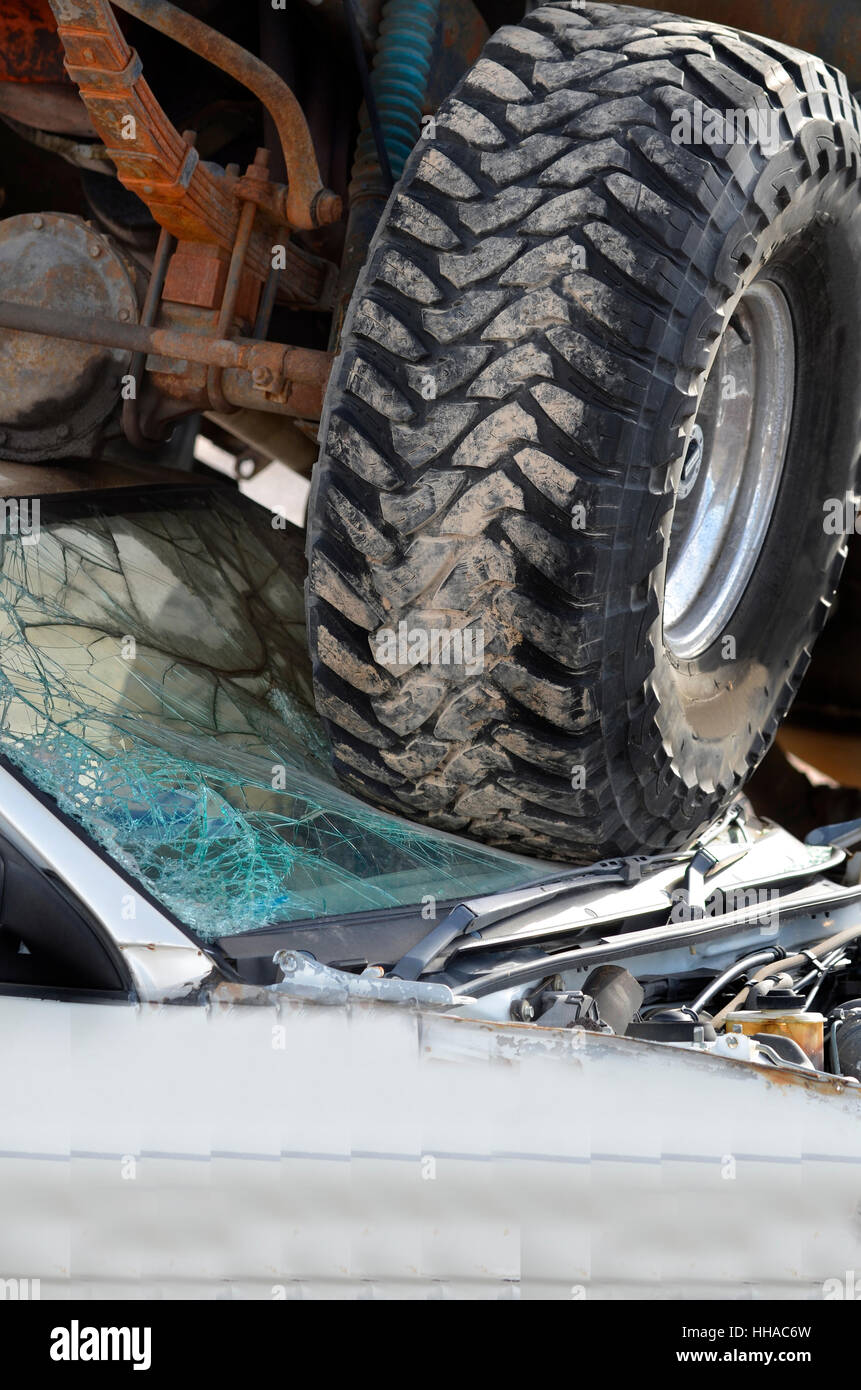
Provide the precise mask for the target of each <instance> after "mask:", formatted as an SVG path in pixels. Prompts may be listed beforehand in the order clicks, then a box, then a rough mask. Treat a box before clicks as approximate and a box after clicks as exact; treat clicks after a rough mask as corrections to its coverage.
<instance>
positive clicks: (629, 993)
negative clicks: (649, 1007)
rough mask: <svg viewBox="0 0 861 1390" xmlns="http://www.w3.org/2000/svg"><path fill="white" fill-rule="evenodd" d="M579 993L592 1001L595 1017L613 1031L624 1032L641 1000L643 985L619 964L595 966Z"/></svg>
mask: <svg viewBox="0 0 861 1390" xmlns="http://www.w3.org/2000/svg"><path fill="white" fill-rule="evenodd" d="M583 993H584V994H590V995H591V996H592V998H593V999H594V1001H595V1007H596V1009H597V1010H598V1016H599V1018H600V1019H601V1022H602V1023H607V1024H609V1026H610V1027H611V1028H612V1029H613V1032H614V1033H624V1032H625V1030H626V1029H627V1028H628V1026H629V1024H630V1023H631V1021H632V1019H633V1017H634V1015H635V1013H636V1012H637V1010H638V1009H639V1007H640V1005H641V1004H642V1002H643V997H644V992H643V986H642V985H641V984H640V983H639V981H638V980H635V979H634V977H633V975H632V974H631V972H630V971H629V970H625V968H624V967H623V966H621V965H599V966H596V968H595V969H594V970H592V971H591V972H590V974H589V975H588V976H587V978H586V981H585V983H584V985H583Z"/></svg>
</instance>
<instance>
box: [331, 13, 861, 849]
mask: <svg viewBox="0 0 861 1390" xmlns="http://www.w3.org/2000/svg"><path fill="white" fill-rule="evenodd" d="M739 109H744V110H749V111H752V110H758V111H760V112H764V113H766V115H767V116H768V118H769V120H768V123H767V124H768V128H769V130H770V132H771V135H770V137H769V140H765V139H763V138H760V137H758V136H757V135H756V133H754V134H753V135H752V136H749V137H748V138H743V139H737V138H735V139H733V140H732V141H726V142H725V143H723V144H717V143H714V142H712V143H700V144H694V143H685V142H681V143H680V142H679V141H678V138H676V139H674V138H673V136H674V122H678V121H679V120H680V113H683V112H685V111H688V112H689V113H690V119H691V120H692V121H694V122H696V121H697V120H699V121H700V122H702V119H703V114H704V111H705V112H710V111H717V112H720V113H726V112H727V111H730V110H739ZM692 128H693V129H697V128H698V127H697V126H696V125H694V126H693V127H692ZM703 128H704V127H703ZM712 128H713V129H714V127H712ZM764 128H765V123H764V124H763V129H764ZM859 130H861V114H859V110H858V107H857V106H856V105H855V104H854V102H853V101H852V99H851V97H850V94H849V91H848V88H847V84H846V80H845V78H844V77H843V76H842V75H841V74H840V73H838V72H836V71H835V70H834V69H832V68H829V67H828V66H826V65H825V64H824V63H822V62H820V61H819V60H817V59H815V58H811V57H809V56H807V55H805V54H802V53H800V52H797V51H796V50H793V49H789V48H786V47H784V46H782V45H780V44H777V43H773V42H770V41H768V40H765V39H758V38H753V37H751V36H749V35H740V34H739V33H737V32H736V31H734V30H730V29H726V28H719V27H714V26H712V25H708V24H705V23H700V22H696V21H692V20H680V19H678V18H677V17H674V16H670V15H665V14H661V13H659V12H655V11H650V10H644V9H642V10H641V9H634V8H630V7H625V6H614V5H590V4H587V5H585V6H583V7H582V8H575V9H570V8H568V7H567V6H565V7H562V6H553V5H549V6H546V7H544V8H541V9H538V10H535V11H534V12H533V13H531V14H530V15H529V16H528V17H527V18H526V19H525V20H524V21H523V23H522V24H520V25H518V26H516V27H507V28H504V29H501V30H500V31H499V32H498V33H496V34H495V35H494V36H493V37H492V38H491V40H490V41H489V43H488V44H487V46H486V48H485V50H484V53H483V55H482V57H481V58H480V60H479V62H478V63H477V64H476V66H475V67H474V68H473V69H472V71H471V72H470V73H469V74H467V76H466V78H465V79H464V81H463V82H462V83H461V84H460V86H459V88H458V89H457V90H456V91H455V93H454V94H453V95H452V97H451V98H450V99H449V100H448V101H447V102H446V103H445V105H444V106H443V108H442V109H441V111H440V112H439V114H438V117H437V121H436V131H435V135H434V136H433V138H432V139H429V140H422V141H420V142H419V146H418V147H417V148H416V150H415V151H414V152H413V154H412V156H411V157H410V160H409V162H408V164H407V166H406V169H405V172H404V176H403V178H402V180H401V182H400V184H399V185H398V187H397V189H396V191H395V193H394V194H393V196H392V198H391V200H390V202H389V205H388V207H387V209H386V212H385V214H384V216H383V219H382V222H381V225H380V228H379V230H378V233H377V235H376V237H375V240H374V243H373V245H372V248H371V252H370V255H369V258H368V262H367V265H366V267H365V270H364V272H363V274H362V277H361V280H360V282H359V285H358V287H357V290H356V293H355V296H354V298H353V301H352V304H351V308H350V312H349V315H348V318H347V322H346V325H345V332H344V335H343V339H342V351H341V354H340V357H339V359H338V361H337V363H336V369H335V371H334V373H333V377H332V381H331V384H330V387H329V392H328V397H327V402H326V410H325V414H324V420H323V425H322V430H321V440H322V441H323V449H322V455H321V459H320V461H319V464H318V467H317V471H316V476H315V482H314V487H313V492H312V501H311V509H310V516H309V549H308V560H309V595H308V597H309V630H310V635H311V643H312V653H313V658H314V670H315V681H316V696H317V702H318V708H319V710H320V712H321V714H322V715H323V716H324V718H325V720H326V722H327V725H328V729H329V732H330V735H331V740H332V747H333V758H334V766H335V768H336V770H337V772H338V774H339V776H340V777H341V778H342V780H343V781H344V782H345V783H346V784H347V785H348V786H349V787H351V788H353V789H355V790H356V791H358V792H359V794H360V795H362V796H364V797H366V798H369V799H371V800H372V801H374V802H376V803H378V804H379V805H382V806H385V807H387V808H389V809H391V810H394V811H397V812H399V813H401V814H405V815H407V816H410V817H414V818H417V819H421V820H425V821H427V822H429V823H431V824H433V825H435V826H440V827H444V828H447V829H451V830H456V831H459V832H461V833H464V834H468V835H472V836H475V837H477V838H479V839H481V840H484V841H486V842H489V843H492V844H497V845H502V846H506V847H508V848H513V849H525V850H528V851H531V852H534V853H537V854H541V855H554V856H560V857H564V858H566V859H569V860H578V859H594V858H596V857H599V856H601V855H605V854H614V853H628V852H631V851H634V850H636V851H647V850H650V849H656V848H660V847H666V846H675V845H679V844H682V843H684V842H685V841H687V840H689V839H691V838H692V837H693V836H694V835H695V833H696V832H697V831H698V829H700V828H701V827H702V826H703V825H704V824H705V823H706V822H707V821H708V820H709V819H710V818H711V817H712V816H713V815H715V814H716V812H718V811H719V809H720V808H721V807H722V806H723V805H724V804H725V803H727V802H728V801H729V799H730V798H731V797H732V796H733V794H734V793H735V792H736V791H737V789H738V788H739V786H740V785H741V784H742V782H743V781H744V779H745V778H746V777H747V775H748V774H749V773H750V772H751V771H752V769H753V768H754V766H755V765H756V764H757V762H758V761H759V759H760V758H761V757H762V756H763V754H764V753H765V751H766V749H767V748H768V746H769V744H770V743H771V740H772V738H773V737H774V734H775V732H776V729H777V726H778V723H779V721H780V719H781V718H782V716H783V715H784V714H785V712H786V710H787V708H788V706H789V704H790V701H791V699H792V696H793V693H794V691H795V690H796V688H797V686H798V683H799V681H800V679H801V676H802V674H803V672H804V669H805V667H806V665H807V662H808V660H809V656H810V649H811V645H812V643H813V641H814V639H815V637H816V634H817V632H818V631H819V629H820V627H821V625H822V622H823V620H824V617H825V615H826V612H827V608H828V604H829V601H830V599H831V597H832V595H833V592H834V589H835V585H836V582H837V579H838V576H839V570H840V565H841V563H842V559H843V555H844V552H845V544H844V538H843V536H842V535H840V534H837V533H835V532H834V530H833V529H832V530H828V529H827V528H826V527H825V526H824V524H823V509H824V507H825V506H826V502H827V499H829V498H834V497H842V496H844V494H845V492H846V490H847V488H851V487H852V486H853V482H854V468H855V464H856V461H857V447H858V439H859V417H860V416H861V408H859V407H861V396H859V381H861V342H859V339H861V334H859V322H858V318H859V315H858V304H859V300H861V294H859V291H861V284H859V279H861V276H859V264H861V200H859V188H861V182H859V180H861V142H859ZM764 284H765V285H766V286H767V287H769V290H768V292H769V294H770V295H771V296H772V297H773V298H774V302H775V304H777V303H778V301H779V302H780V303H782V305H783V309H782V310H781V311H780V313H779V314H778V317H780V314H782V315H783V320H784V323H783V329H781V330H779V331H781V332H782V331H784V330H786V329H787V324H789V325H790V329H789V330H788V331H791V334H792V336H793V338H794V345H793V349H792V355H791V357H789V358H788V359H787V361H788V366H787V365H786V364H784V366H785V369H786V373H787V378H788V382H789V385H788V386H787V383H786V382H784V383H783V387H781V388H780V389H784V388H786V393H787V399H786V401H785V402H784V406H783V408H784V413H786V412H789V414H788V415H787V418H786V421H785V425H786V438H785V440H784V445H785V447H784V451H783V454H782V456H781V459H782V461H778V463H779V467H778V466H777V465H775V467H777V470H778V471H777V474H776V475H775V476H776V481H775V482H774V488H773V495H772V497H771V499H770V501H769V506H768V514H767V516H766V517H765V522H764V524H763V525H762V526H761V527H760V533H759V535H758V537H754V540H755V542H756V544H755V550H754V549H751V545H752V541H751V537H750V536H747V539H746V540H743V541H739V546H738V547H736V549H739V550H740V547H741V546H742V545H745V546H747V549H748V551H750V554H748V556H747V559H746V561H745V564H746V569H745V571H744V573H742V581H743V582H742V583H741V587H739V584H736V589H735V592H734V594H733V593H731V592H730V591H729V590H727V595H726V596H727V599H728V602H730V603H731V607H729V608H728V607H727V605H726V604H725V605H724V611H723V612H721V611H719V610H718V609H715V613H717V615H718V618H719V619H720V622H719V627H718V628H715V623H714V621H713V622H712V623H711V627H710V628H709V627H708V625H706V627H704V628H702V629H701V630H700V637H699V639H698V638H697V636H696V632H694V635H693V637H691V638H690V640H686V641H681V640H678V641H675V642H674V641H673V640H671V634H672V631H673V630H674V629H673V628H671V626H670V623H669V618H668V616H667V612H668V605H667V603H666V593H667V590H668V580H667V575H668V556H669V572H670V574H671V575H672V573H674V571H673V559H674V556H676V554H677V551H678V553H681V551H679V547H678V546H676V542H675V541H674V540H673V539H672V537H673V534H674V533H673V527H674V524H675V526H676V528H677V530H680V528H681V522H680V521H679V517H680V516H681V515H682V511H683V503H682V502H681V501H679V500H678V494H679V492H680V478H681V475H682V470H683V466H684V467H685V468H686V469H687V468H688V466H689V460H690V450H691V447H692V445H691V440H692V439H693V438H694V430H693V424H694V420H695V418H696V419H697V420H699V419H700V418H702V419H703V420H705V415H703V416H702V417H700V415H699V414H698V412H699V410H700V408H701V406H702V405H703V401H704V399H705V398H706V393H707V391H708V390H709V389H711V395H712V400H711V406H710V409H711V410H712V413H713V415H714V412H715V411H717V413H718V415H719V414H720V411H721V409H722V408H723V407H722V392H720V391H717V389H716V387H715V376H714V374H712V373H710V371H709V368H710V366H711V364H712V363H713V362H714V361H715V360H718V361H721V360H723V359H721V358H720V356H719V354H720V352H721V351H723V350H724V348H725V347H726V344H727V341H728V340H727V334H728V332H729V331H730V325H732V324H734V325H735V326H734V328H733V330H732V331H733V332H735V333H736V334H737V335H738V336H739V340H740V341H741V342H742V343H743V341H744V337H745V334H744V329H743V325H742V326H741V327H739V322H740V320H739V318H738V315H739V314H740V312H741V311H740V309H739V306H740V305H741V304H742V303H743V301H744V298H745V296H746V295H750V293H751V291H750V287H751V285H755V286H756V287H757V290H756V291H755V293H759V292H760V291H761V289H762V286H763V285H764ZM775 287H776V288H775ZM774 332H778V329H774ZM748 337H749V335H748ZM733 344H734V345H735V346H734V347H733V350H737V351H738V352H742V351H743V349H742V348H741V347H739V346H738V344H737V343H735V339H733ZM722 345H723V346H722ZM726 350H727V351H729V348H726ZM764 360H765V361H766V362H767V360H768V358H767V355H766V359H764ZM751 361H752V362H753V359H751ZM765 370H766V367H764V366H763V365H762V363H761V362H760V363H758V364H757V363H754V365H753V366H752V367H751V372H752V373H753V375H754V376H756V373H757V372H758V373H760V377H759V379H758V380H753V381H752V383H751V382H748V383H747V388H746V389H748V394H749V395H750V396H751V398H752V399H754V400H756V401H760V402H761V401H762V400H763V399H764V397H765V395H767V394H768V393H771V395H774V393H775V392H776V391H777V390H778V387H777V386H775V383H774V381H773V380H772V381H769V382H766V383H765V385H766V386H767V388H768V390H767V391H764V390H763V381H762V376H761V374H762V372H763V371H765ZM768 370H770V369H768ZM730 375H731V374H730ZM709 382H711V383H712V385H711V388H709V386H708V383H709ZM703 408H704V409H705V407H703ZM756 408H757V409H759V408H760V407H759V406H757V407H756ZM775 418H776V417H775ZM713 423H714V421H713V420H712V424H713ZM706 432H707V433H708V431H706ZM707 442H708V441H707ZM708 467H709V460H708V459H706V460H705V462H704V463H703V468H704V469H708ZM747 486H748V490H749V487H750V482H749V480H748V484H747ZM681 491H684V487H683V488H682V489H681ZM747 495H748V494H747V493H746V494H745V496H747ZM751 495H752V494H751ZM751 505H752V504H751ZM715 515H716V512H715V509H714V508H712V510H711V512H710V513H709V516H710V518H712V519H713V518H714V517H715ZM674 518H675V522H674ZM742 521H743V518H739V520H738V525H737V526H736V531H735V532H733V531H732V530H730V531H728V532H727V535H726V537H725V538H724V541H723V542H722V543H721V544H720V545H718V546H717V549H716V550H714V551H713V552H712V553H711V554H710V556H707V559H708V563H709V564H711V565H712V566H714V565H717V564H719V563H723V561H721V558H720V557H721V556H723V557H724V560H725V559H726V557H727V556H728V555H729V554H730V552H731V551H732V550H733V547H734V546H735V544H736V539H737V538H738V537H739V536H740V535H741V534H742V532H743V531H744V527H743V525H742ZM739 528H741V529H739ZM698 553H699V552H698V551H697V547H696V545H694V546H693V549H692V550H691V551H690V555H689V556H687V557H686V561H685V565H684V566H683V567H682V569H683V571H684V573H685V574H687V575H688V576H689V575H690V574H691V573H692V572H695V571H693V570H692V569H691V565H695V563H696V557H697V554H698ZM704 582H705V581H704ZM688 587H689V588H690V585H689V586H688ZM694 587H695V586H694ZM682 589H684V584H683V585H682ZM665 607H666V608H667V612H665ZM676 607H678V604H676ZM712 617H713V619H714V617H715V614H714V613H713V614H712ZM665 618H666V622H665ZM401 624H404V625H405V626H404V627H401V626H400V625H401ZM689 626H690V625H689ZM693 627H694V628H696V624H695V623H694V624H693ZM441 630H442V631H445V630H448V631H450V632H453V633H455V632H459V633H463V634H465V633H466V632H467V631H471V632H472V634H473V641H474V643H475V645H474V646H473V647H472V649H471V654H472V657H473V660H472V661H471V662H470V661H465V660H462V661H460V662H459V663H456V662H451V661H449V663H448V664H446V662H445V660H444V659H443V660H438V661H437V662H435V663H432V664H431V663H426V662H420V663H419V664H417V665H410V657H409V653H407V658H408V659H407V660H406V661H403V660H401V661H398V659H397V658H398V657H401V658H402V657H403V656H404V654H405V650H406V648H405V647H403V646H402V647H401V648H400V650H397V649H396V648H391V647H390V648H389V650H390V651H394V652H395V656H394V657H390V658H389V659H386V660H382V659H379V658H380V651H381V648H380V642H381V640H383V638H385V641H386V642H390V638H391V635H392V634H395V635H397V634H398V633H400V634H401V636H402V637H406V638H407V640H408V639H409V635H410V634H416V633H421V632H425V633H428V632H430V633H432V632H434V631H437V632H439V631H441ZM668 634H670V635H668ZM479 635H480V638H481V639H482V640H483V650H482V652H481V660H480V661H479V660H478V659H477V656H478V641H479ZM727 638H729V639H731V640H729V641H727ZM698 640H699V647H698V646H697V641H698ZM704 642H705V643H706V645H705V646H703V643H704ZM416 650H419V651H420V650H421V647H420V646H419V648H413V655H414V654H415V652H416ZM452 651H453V652H454V654H456V653H457V648H456V647H455V646H454V645H453V646H452V648H451V649H450V654H451V652H452ZM468 652H469V643H468V642H467V643H466V648H465V650H464V652H463V655H464V656H466V655H467V654H468Z"/></svg>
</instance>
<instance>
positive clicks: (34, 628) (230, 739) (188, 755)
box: [0, 486, 558, 941]
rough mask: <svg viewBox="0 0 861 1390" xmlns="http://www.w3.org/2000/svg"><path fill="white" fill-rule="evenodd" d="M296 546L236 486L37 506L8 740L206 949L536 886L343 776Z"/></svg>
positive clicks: (13, 620) (12, 598)
mask: <svg viewBox="0 0 861 1390" xmlns="http://www.w3.org/2000/svg"><path fill="white" fill-rule="evenodd" d="M7 507H8V504H7ZM34 511H35V508H34ZM279 527H280V528H282V529H279ZM7 529H13V528H11V527H8V526H7ZM21 529H22V532H23V527H22V528H21ZM301 539H302V538H301V534H300V533H299V532H297V531H295V529H294V528H292V527H290V526H289V525H285V524H284V523H278V522H276V523H275V524H274V525H273V521H272V518H271V517H270V514H269V513H268V512H265V511H264V510H263V509H262V508H259V507H257V506H255V505H254V504H253V503H250V502H248V501H247V500H245V499H243V498H241V497H239V496H238V495H237V494H234V493H232V492H231V491H229V490H228V489H223V490H220V491H219V490H213V489H211V488H205V489H204V488H199V487H189V488H187V489H177V488H176V487H170V488H168V487H166V486H164V487H158V488H149V489H146V490H138V489H136V490H135V491H134V492H133V493H132V492H130V490H128V489H123V490H116V491H114V492H112V493H103V494H80V495H75V496H73V497H69V496H59V497H51V498H47V499H42V500H41V503H40V507H39V522H38V526H35V527H34V526H32V525H31V527H30V534H26V535H25V534H19V535H6V536H4V537H2V539H0V546H2V552H0V553H2V560H1V561H0V642H2V648H0V650H2V661H0V752H2V754H3V755H4V756H5V757H6V758H7V759H8V761H9V762H10V763H11V764H13V765H14V766H15V767H16V768H18V769H19V770H20V772H21V773H23V774H24V775H25V777H26V778H27V779H28V780H29V781H30V782H31V783H33V784H35V785H36V786H37V787H39V788H40V789H41V790H42V791H43V792H45V793H47V794H48V795H49V796H50V797H51V798H53V799H54V801H55V802H56V804H57V806H58V808H59V809H60V810H61V811H62V812H63V813H64V814H65V815H67V816H68V817H69V818H71V819H72V820H73V821H74V822H76V823H77V824H78V825H79V826H80V827H81V828H82V829H83V830H84V831H86V832H87V834H88V835H89V836H91V837H92V839H93V840H95V841H96V842H97V843H98V844H99V845H100V846H101V847H102V848H103V849H104V850H105V851H106V852H107V853H108V855H109V856H111V857H112V858H113V859H114V860H115V861H116V862H117V863H118V864H119V865H121V866H122V867H123V868H124V869H125V870H126V871H127V872H128V873H130V874H131V875H132V876H133V877H134V878H136V879H137V880H139V881H140V883H141V884H142V885H144V887H145V888H147V889H148V890H149V891H150V892H151V893H152V894H153V896H154V897H155V898H156V899H158V900H159V901H160V902H162V903H163V904H164V905H165V907H166V908H168V909H169V910H170V911H171V912H172V913H173V914H175V916H176V917H177V918H178V919H179V920H180V921H181V922H184V923H185V924H186V925H187V926H188V927H190V928H191V929H192V930H193V931H195V932H196V933H197V934H198V935H199V936H201V937H202V938H204V939H205V940H208V941H211V940H214V939H215V938H217V937H219V936H222V935H228V934H230V933H233V932H239V931H246V930H249V929H251V928H254V927H262V926H269V925H273V924H275V923H278V922H288V921H297V920H302V919H308V918H317V917H321V916H326V915H331V914H334V913H338V914H342V913H345V912H356V911H363V910H367V909H370V908H380V909H384V908H387V907H392V906H399V905H400V906H408V905H412V904H418V903H421V902H422V901H423V900H425V899H427V897H429V896H432V897H433V898H435V899H437V900H439V901H444V900H446V899H451V898H455V897H459V896H463V895H466V894H477V893H485V892H492V891H496V890H502V889H506V888H511V887H514V886H515V885H520V884H524V883H531V882H535V881H536V880H537V879H539V878H544V877H546V876H547V874H548V872H549V871H550V866H548V865H543V864H540V863H538V862H533V863H530V862H529V861H527V860H523V859H520V858H518V857H517V856H514V855H509V854H505V853H502V852H500V851H496V850H493V849H490V848H486V847H483V846H481V845H479V844H475V843H473V842H471V841H468V840H463V839H461V838H459V837H456V836H451V835H446V834H444V833H442V832H437V831H433V830H430V829H426V828H424V827H421V826H418V825H414V824H412V823H410V822H407V821H404V820H401V819H399V818H397V817H395V816H390V815H387V814H386V813H384V812H380V811H376V810H374V809H372V808H371V807H369V806H367V805H365V804H364V803H363V802H362V801H361V800H359V799H358V798H356V797H354V796H351V795H350V794H348V793H347V792H345V791H343V790H342V789H341V788H340V787H339V786H338V785H337V783H336V782H335V780H334V778H333V775H332V773H331V772H330V771H329V766H328V750H327V745H326V739H325V735H324V732H323V729H322V726H321V723H320V720H319V719H318V717H317V715H316V713H315V710H314V705H313V697H312V690H311V676H310V664H309V659H308V651H307V646H306V641H305V623H304V606H303V592H302V586H303V581H304V564H303V559H302V553H301ZM557 872H558V866H557Z"/></svg>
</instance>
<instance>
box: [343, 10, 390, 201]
mask: <svg viewBox="0 0 861 1390" xmlns="http://www.w3.org/2000/svg"><path fill="white" fill-rule="evenodd" d="M344 14H345V15H346V18H347V27H348V28H349V30H350V42H351V43H352V45H353V55H354V57H355V59H356V67H357V68H358V69H359V77H360V79H361V83H362V93H363V95H364V98H365V106H366V108H367V111H368V121H369V122H370V126H371V133H372V135H373V137H374V144H375V145H376V148H377V158H378V159H379V161H380V169H381V171H382V174H383V177H384V179H385V180H386V184H387V186H388V187H389V188H390V189H391V188H394V184H395V180H394V177H393V175H392V166H391V162H390V160H389V152H388V150H387V148H386V141H385V137H384V135H383V127H382V124H381V122H380V112H379V108H378V106H377V98H376V97H375V96H374V88H373V86H372V84H371V73H370V69H369V68H368V60H367V58H366V57H365V50H364V48H363V46H362V36H361V34H360V33H359V23H358V20H357V19H356V11H355V9H354V8H353V0H344Z"/></svg>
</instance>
